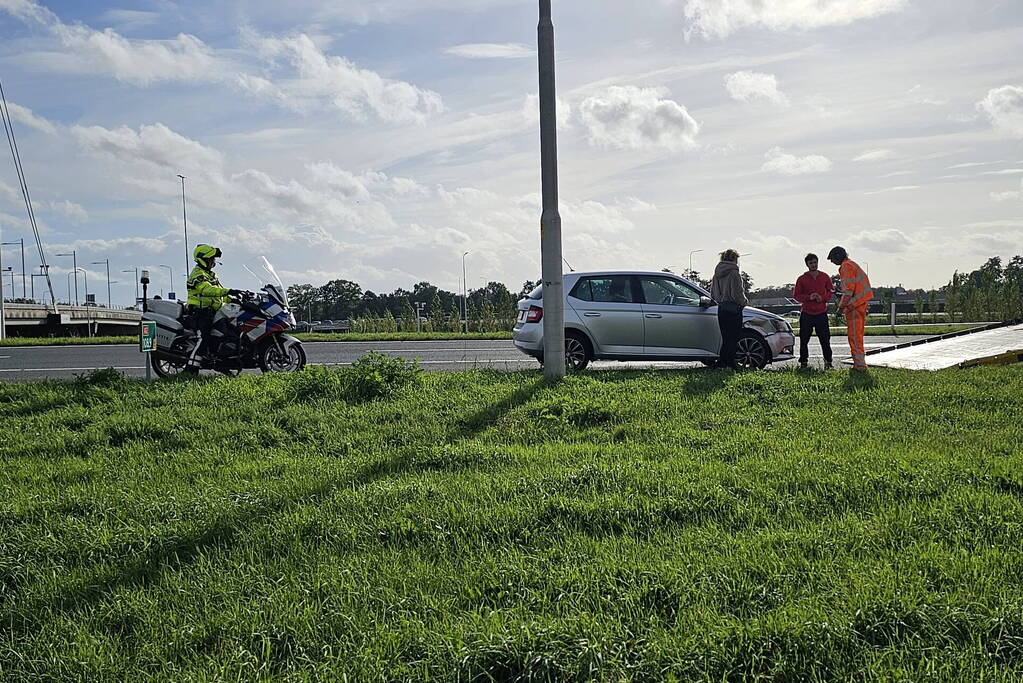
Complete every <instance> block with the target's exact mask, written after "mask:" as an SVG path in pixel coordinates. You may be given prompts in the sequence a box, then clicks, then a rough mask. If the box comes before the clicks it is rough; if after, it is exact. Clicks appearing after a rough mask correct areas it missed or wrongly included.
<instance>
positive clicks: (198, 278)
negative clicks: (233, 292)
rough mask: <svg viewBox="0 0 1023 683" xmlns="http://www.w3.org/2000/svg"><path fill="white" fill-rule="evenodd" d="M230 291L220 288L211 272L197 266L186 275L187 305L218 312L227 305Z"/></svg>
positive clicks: (218, 281) (218, 282)
mask: <svg viewBox="0 0 1023 683" xmlns="http://www.w3.org/2000/svg"><path fill="white" fill-rule="evenodd" d="M229 291H230V290H229V289H227V288H226V287H221V286H220V280H218V279H217V276H216V275H214V274H213V271H212V270H206V269H205V268H203V267H202V266H199V265H197V266H196V267H195V268H193V269H192V272H191V273H190V274H189V275H188V304H189V305H190V306H197V307H199V308H212V309H213V310H214V311H216V310H219V309H220V307H221V306H222V305H224V304H225V303H227V301H228V299H227V293H228V292H229Z"/></svg>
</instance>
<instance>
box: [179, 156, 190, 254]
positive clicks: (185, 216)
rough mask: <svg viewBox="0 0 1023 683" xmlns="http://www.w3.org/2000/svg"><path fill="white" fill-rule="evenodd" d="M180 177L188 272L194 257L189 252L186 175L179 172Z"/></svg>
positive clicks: (182, 220)
mask: <svg viewBox="0 0 1023 683" xmlns="http://www.w3.org/2000/svg"><path fill="white" fill-rule="evenodd" d="M178 177H179V178H181V223H182V224H183V225H184V226H185V272H186V273H187V272H188V266H189V265H190V264H191V263H192V259H191V256H190V255H189V253H188V213H186V211H185V176H183V175H181V174H180V173H179V174H178Z"/></svg>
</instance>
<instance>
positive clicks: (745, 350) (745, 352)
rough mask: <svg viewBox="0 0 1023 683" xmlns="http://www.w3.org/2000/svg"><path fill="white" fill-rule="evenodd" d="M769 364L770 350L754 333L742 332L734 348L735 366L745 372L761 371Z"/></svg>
mask: <svg viewBox="0 0 1023 683" xmlns="http://www.w3.org/2000/svg"><path fill="white" fill-rule="evenodd" d="M770 362H771V349H770V348H769V347H768V346H767V342H766V341H764V338H763V337H761V336H760V335H759V334H757V333H756V332H743V333H742V336H740V337H739V343H738V344H737V345H736V347H735V364H736V365H738V366H739V367H740V368H745V369H747V370H763V369H764V368H765V367H767V364H768V363H770Z"/></svg>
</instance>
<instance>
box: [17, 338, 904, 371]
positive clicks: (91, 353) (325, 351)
mask: <svg viewBox="0 0 1023 683" xmlns="http://www.w3.org/2000/svg"><path fill="white" fill-rule="evenodd" d="M920 338H921V337H914V336H903V337H867V348H868V349H870V348H878V347H882V346H888V345H890V344H894V343H897V342H905V341H911V340H913V339H920ZM797 344H798V342H797ZM832 348H833V349H834V352H835V361H836V363H837V362H840V361H841V360H842V359H843V358H847V357H848V356H849V347H848V345H847V344H846V342H845V339H844V337H843V338H839V337H835V338H833V339H832ZM305 350H306V356H307V358H308V360H309V363H312V364H316V365H349V364H351V363H352V362H354V361H355V360H356V359H357V358H358V357H359V356H361V355H363V354H365V353H367V352H368V351H372V350H376V351H380V352H381V353H385V354H387V355H393V356H402V357H404V358H417V359H419V363H420V365H421V366H422V367H423V368H424V369H425V370H431V371H436V370H469V369H478V368H488V369H493V370H505V371H510V370H535V369H538V368H539V364H538V363H537V362H536V361H535V360H533V359H532V358H529V357H528V356H525V355H523V354H522V353H520V352H519V351H518V350H516V348H515V346H514V345H513V344H512V342H511V341H507V340H502V341H435V342H311V343H307V344H305ZM810 359H811V363H813V364H815V365H818V366H819V365H821V364H822V363H823V359H822V358H821V355H820V345H819V344H818V343H817V340H816V339H815V340H813V341H812V342H811V345H810ZM794 362H795V361H787V362H784V363H778V364H775V365H773V366H771V367H787V366H790V365H792V364H793V363H794ZM687 365H694V364H691V363H690V364H686V363H669V362H629V363H619V362H616V361H599V362H596V363H593V364H592V365H591V367H592V368H594V369H606V368H611V369H625V368H629V369H640V368H647V367H664V368H678V367H685V366H687ZM695 365H699V364H695ZM111 367H112V368H114V369H116V370H119V371H121V372H123V373H124V374H126V375H128V376H131V377H144V376H145V367H146V366H145V359H144V358H143V355H142V354H141V353H139V351H138V347H137V346H135V345H128V344H124V345H120V344H118V345H106V346H100V345H97V346H10V347H0V381H8V382H9V381H32V380H39V379H69V378H72V377H75V376H76V375H81V374H84V373H87V372H89V371H91V370H96V369H101V368H111Z"/></svg>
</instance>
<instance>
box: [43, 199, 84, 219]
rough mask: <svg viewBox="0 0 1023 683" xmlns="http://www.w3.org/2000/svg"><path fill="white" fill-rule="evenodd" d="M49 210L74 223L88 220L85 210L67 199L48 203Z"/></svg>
mask: <svg viewBox="0 0 1023 683" xmlns="http://www.w3.org/2000/svg"><path fill="white" fill-rule="evenodd" d="M50 209H52V210H53V211H56V212H57V213H59V214H63V215H64V216H67V217H68V218H70V219H71V220H72V221H74V222H76V223H80V222H82V221H87V220H89V212H88V211H86V210H85V207H83V206H81V205H80V204H75V203H74V202H72V201H70V200H68V199H65V200H64V201H62V202H50Z"/></svg>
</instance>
